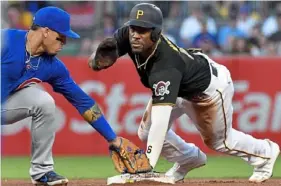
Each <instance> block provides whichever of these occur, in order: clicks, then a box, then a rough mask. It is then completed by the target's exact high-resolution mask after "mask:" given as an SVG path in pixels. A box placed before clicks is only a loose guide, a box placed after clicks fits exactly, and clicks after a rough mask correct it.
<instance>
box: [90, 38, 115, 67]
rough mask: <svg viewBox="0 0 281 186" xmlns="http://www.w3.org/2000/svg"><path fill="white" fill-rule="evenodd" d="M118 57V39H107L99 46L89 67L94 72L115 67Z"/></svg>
mask: <svg viewBox="0 0 281 186" xmlns="http://www.w3.org/2000/svg"><path fill="white" fill-rule="evenodd" d="M118 57H119V56H118V48H117V41H116V39H114V38H106V39H104V40H103V41H102V42H101V43H100V44H99V46H98V48H97V51H96V53H94V54H92V56H91V57H90V58H89V60H88V65H89V67H90V68H92V69H93V70H95V71H99V70H102V69H106V68H108V67H110V66H111V65H113V64H114V63H115V62H116V60H117V58H118Z"/></svg>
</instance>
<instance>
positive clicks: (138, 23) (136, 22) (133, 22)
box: [125, 19, 157, 28]
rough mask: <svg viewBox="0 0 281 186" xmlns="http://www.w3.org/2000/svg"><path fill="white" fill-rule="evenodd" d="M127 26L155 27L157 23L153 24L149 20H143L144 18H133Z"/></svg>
mask: <svg viewBox="0 0 281 186" xmlns="http://www.w3.org/2000/svg"><path fill="white" fill-rule="evenodd" d="M125 25H126V26H139V27H143V28H155V27H157V25H154V24H151V23H149V22H146V21H143V20H137V19H133V20H130V21H128V22H127V23H125Z"/></svg>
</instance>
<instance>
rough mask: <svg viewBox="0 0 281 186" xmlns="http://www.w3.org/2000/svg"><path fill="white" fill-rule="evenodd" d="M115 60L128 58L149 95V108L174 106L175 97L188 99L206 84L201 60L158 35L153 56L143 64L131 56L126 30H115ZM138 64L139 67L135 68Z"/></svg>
mask: <svg viewBox="0 0 281 186" xmlns="http://www.w3.org/2000/svg"><path fill="white" fill-rule="evenodd" d="M114 37H115V39H116V40H117V45H118V52H119V56H122V55H125V54H127V53H128V55H129V56H130V57H131V59H132V60H133V62H134V64H135V66H136V70H137V72H138V74H139V76H140V80H141V82H142V84H143V85H144V86H145V87H147V88H150V89H151V91H152V94H153V96H152V98H153V101H152V103H153V104H168V105H174V104H175V102H176V99H177V97H183V98H185V99H192V98H193V97H195V96H198V95H199V94H201V93H202V92H203V91H204V90H206V89H207V87H208V86H209V84H210V81H211V71H210V66H209V63H208V61H207V60H206V59H205V58H203V57H202V56H197V55H193V53H190V52H187V51H186V50H184V49H182V48H179V47H178V46H176V45H175V44H173V43H172V42H171V41H170V40H168V39H167V38H166V37H165V36H163V35H161V37H160V39H159V41H158V45H157V48H156V50H155V52H154V54H153V55H152V56H151V57H150V58H149V59H148V61H147V63H145V64H144V61H145V60H146V59H144V60H142V59H140V57H139V56H138V55H135V54H133V53H132V50H131V45H130V42H129V27H128V26H124V27H122V28H119V29H118V30H117V31H116V33H115V34H114ZM139 64H143V65H142V66H141V67H139Z"/></svg>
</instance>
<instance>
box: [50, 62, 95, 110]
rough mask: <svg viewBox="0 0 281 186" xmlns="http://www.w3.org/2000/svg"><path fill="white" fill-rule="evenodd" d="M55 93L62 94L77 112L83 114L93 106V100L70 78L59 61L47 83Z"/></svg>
mask: <svg viewBox="0 0 281 186" xmlns="http://www.w3.org/2000/svg"><path fill="white" fill-rule="evenodd" d="M49 83H50V84H51V85H52V87H53V89H54V91H55V92H58V93H60V94H62V95H63V96H64V97H65V98H66V99H67V100H68V101H69V102H70V103H71V104H72V105H73V106H74V107H75V108H76V109H77V110H78V111H79V113H80V114H83V113H84V112H85V111H86V110H88V109H89V108H90V107H92V106H93V105H94V103H95V102H94V100H93V99H92V98H91V97H90V96H88V95H87V94H86V93H85V92H84V91H83V90H82V89H81V88H80V87H79V86H78V85H77V84H76V83H75V82H74V80H73V79H72V78H71V76H70V74H69V71H68V70H67V68H66V67H65V66H64V64H63V63H62V62H61V61H59V62H58V64H57V65H56V67H55V69H54V73H53V75H52V77H51V79H50V81H49Z"/></svg>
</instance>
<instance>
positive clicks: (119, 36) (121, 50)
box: [114, 26, 130, 57]
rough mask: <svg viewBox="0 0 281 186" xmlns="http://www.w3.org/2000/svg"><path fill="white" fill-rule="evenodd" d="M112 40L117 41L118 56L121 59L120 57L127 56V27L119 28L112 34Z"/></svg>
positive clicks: (128, 48)
mask: <svg viewBox="0 0 281 186" xmlns="http://www.w3.org/2000/svg"><path fill="white" fill-rule="evenodd" d="M114 38H115V39H116V41H117V46H118V54H119V56H120V57H121V56H123V55H125V54H127V53H128V52H129V50H130V42H129V27H128V26H124V27H121V28H119V29H118V30H117V31H116V32H115V33H114Z"/></svg>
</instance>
